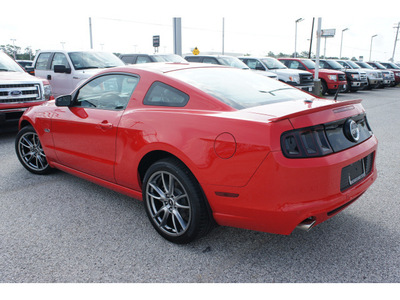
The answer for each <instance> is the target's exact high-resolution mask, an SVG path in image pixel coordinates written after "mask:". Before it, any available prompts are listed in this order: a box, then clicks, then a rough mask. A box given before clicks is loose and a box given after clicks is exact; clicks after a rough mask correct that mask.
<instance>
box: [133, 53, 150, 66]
mask: <svg viewBox="0 0 400 300" xmlns="http://www.w3.org/2000/svg"><path fill="white" fill-rule="evenodd" d="M149 62H151V59H150V57H148V56H143V55H140V56H138V58H137V60H136V63H137V64H145V63H149Z"/></svg>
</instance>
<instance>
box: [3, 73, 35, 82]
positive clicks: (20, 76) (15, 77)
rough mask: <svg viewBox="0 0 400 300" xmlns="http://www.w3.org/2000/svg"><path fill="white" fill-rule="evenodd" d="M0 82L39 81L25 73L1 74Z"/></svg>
mask: <svg viewBox="0 0 400 300" xmlns="http://www.w3.org/2000/svg"><path fill="white" fill-rule="evenodd" d="M0 81H20V82H29V83H32V82H40V81H41V79H39V78H36V77H34V76H32V75H29V74H28V73H25V72H1V71H0Z"/></svg>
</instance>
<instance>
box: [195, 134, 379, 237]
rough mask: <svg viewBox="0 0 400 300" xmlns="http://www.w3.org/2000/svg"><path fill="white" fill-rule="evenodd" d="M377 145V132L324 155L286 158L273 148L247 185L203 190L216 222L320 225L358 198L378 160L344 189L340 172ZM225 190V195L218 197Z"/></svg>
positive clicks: (263, 226)
mask: <svg viewBox="0 0 400 300" xmlns="http://www.w3.org/2000/svg"><path fill="white" fill-rule="evenodd" d="M376 149H377V140H376V138H375V137H374V136H373V137H371V138H370V139H369V140H367V141H365V142H364V143H362V144H360V145H358V146H356V147H353V148H350V149H347V150H345V151H342V152H339V153H336V154H333V155H329V156H325V157H320V158H312V159H287V158H285V157H284V156H283V155H282V153H281V152H271V153H270V154H269V155H268V156H267V157H266V159H265V160H264V162H263V163H262V164H261V165H260V167H259V168H258V170H257V171H256V173H255V174H254V175H253V177H252V179H251V180H250V182H249V183H248V184H247V185H246V186H244V187H240V188H237V187H222V186H213V185H208V186H205V187H203V189H204V191H205V193H206V196H207V199H208V201H209V203H210V206H211V208H212V210H213V215H214V219H215V220H216V222H217V223H218V224H220V225H226V226H233V227H239V228H246V229H251V230H258V231H263V232H269V233H277V234H285V235H288V234H290V233H291V232H292V231H293V230H294V229H295V228H296V227H297V226H298V225H299V224H300V223H301V222H303V221H304V220H305V219H308V218H312V219H313V220H315V225H317V224H320V223H322V222H324V221H325V220H327V219H329V218H331V217H332V216H334V215H335V214H336V213H338V212H339V211H341V210H342V209H344V208H345V207H346V206H347V205H349V204H351V203H352V202H354V201H355V200H356V199H357V198H358V197H360V196H361V195H362V194H363V193H364V192H365V191H366V190H367V189H368V187H369V186H370V185H371V184H372V183H373V182H374V181H375V179H376V177H377V172H376V167H375V160H374V162H373V166H372V170H371V172H370V173H369V175H367V176H366V177H365V178H363V179H362V180H360V181H359V182H357V183H355V184H354V185H353V186H351V187H350V188H348V189H346V190H345V191H343V192H341V191H340V181H341V172H342V169H343V168H344V167H346V166H348V165H350V164H352V163H354V162H356V161H358V160H360V159H362V158H364V157H365V156H367V155H369V154H371V153H373V152H375V153H376ZM221 191H223V192H225V194H223V193H222V194H221V193H218V195H220V196H217V194H216V192H221ZM221 195H228V196H221Z"/></svg>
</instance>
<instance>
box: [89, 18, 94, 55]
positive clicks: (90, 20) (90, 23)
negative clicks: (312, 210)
mask: <svg viewBox="0 0 400 300" xmlns="http://www.w3.org/2000/svg"><path fill="white" fill-rule="evenodd" d="M89 34H90V49H93V37H92V18H91V17H89Z"/></svg>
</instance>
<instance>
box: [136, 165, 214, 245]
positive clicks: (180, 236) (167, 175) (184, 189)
mask: <svg viewBox="0 0 400 300" xmlns="http://www.w3.org/2000/svg"><path fill="white" fill-rule="evenodd" d="M142 194H143V203H144V207H145V210H146V213H147V216H148V217H149V220H150V222H151V224H152V225H153V227H154V228H155V229H156V230H157V232H158V233H159V234H160V235H161V236H162V237H164V238H165V239H167V240H168V241H170V242H173V243H176V244H185V243H189V242H191V241H193V240H195V239H196V238H199V237H201V236H203V235H205V234H206V233H208V231H209V230H210V229H211V226H212V221H211V217H210V215H209V212H208V209H207V204H206V199H205V196H204V194H203V192H202V190H201V188H200V185H199V183H198V182H197V180H196V179H195V177H194V176H193V174H192V173H191V172H190V171H189V169H188V168H187V167H186V166H185V165H184V164H183V163H182V162H180V161H179V160H177V159H174V158H166V159H162V160H160V161H157V162H155V163H154V164H153V165H151V166H150V168H149V169H148V170H147V172H146V175H145V177H144V183H143V191H142Z"/></svg>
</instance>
